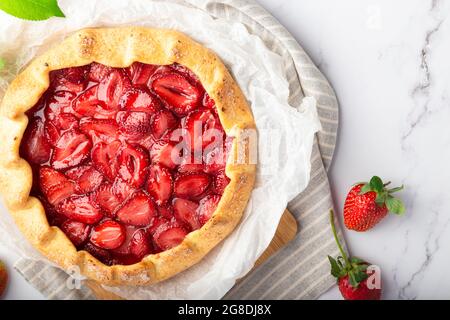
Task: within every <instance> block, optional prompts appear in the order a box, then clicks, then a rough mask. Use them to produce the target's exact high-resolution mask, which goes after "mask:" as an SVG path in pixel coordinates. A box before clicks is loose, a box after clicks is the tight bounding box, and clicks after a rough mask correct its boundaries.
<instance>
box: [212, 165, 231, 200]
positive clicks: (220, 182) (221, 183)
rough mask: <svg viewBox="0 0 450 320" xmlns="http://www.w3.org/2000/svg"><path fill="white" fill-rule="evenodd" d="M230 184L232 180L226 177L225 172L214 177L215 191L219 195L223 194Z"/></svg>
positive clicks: (219, 172) (220, 172)
mask: <svg viewBox="0 0 450 320" xmlns="http://www.w3.org/2000/svg"><path fill="white" fill-rule="evenodd" d="M229 183H230V178H228V177H227V176H226V174H225V171H223V170H221V171H218V172H217V173H216V174H215V175H214V177H213V187H212V188H213V191H214V192H215V193H217V194H223V192H224V191H225V188H226V186H227V185H228V184H229Z"/></svg>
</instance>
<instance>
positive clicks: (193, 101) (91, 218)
mask: <svg viewBox="0 0 450 320" xmlns="http://www.w3.org/2000/svg"><path fill="white" fill-rule="evenodd" d="M0 117H1V118H0V121H1V129H0V138H1V141H2V145H1V147H0V153H1V154H0V179H1V180H0V190H1V191H2V194H3V196H4V199H5V202H6V205H7V207H8V208H9V210H10V212H11V214H12V216H13V217H14V219H15V221H16V223H17V225H18V227H19V229H20V230H21V231H22V232H23V233H24V234H25V236H26V237H27V238H28V239H29V241H30V242H31V243H32V244H33V245H34V246H35V247H36V248H38V249H39V250H40V251H41V253H43V254H44V255H45V256H46V257H48V258H49V259H50V260H52V261H54V262H55V263H57V264H59V265H60V266H61V267H63V268H66V269H67V268H69V267H73V266H77V267H79V269H80V272H81V273H82V274H83V275H85V276H87V277H88V278H91V279H93V280H96V281H99V282H101V283H104V284H109V285H118V284H129V285H140V284H150V283H155V282H158V281H161V280H164V279H167V278H169V277H171V276H173V275H175V274H176V273H178V272H180V271H183V270H184V269H186V268H188V267H190V266H191V265H193V264H195V263H196V262H198V261H199V260H200V259H201V258H202V257H203V256H205V255H206V254H207V253H208V252H209V251H210V250H211V249H212V248H213V247H214V246H215V245H217V244H218V243H219V242H220V241H221V240H222V239H224V238H225V237H226V236H227V235H228V234H229V233H230V232H231V231H232V230H233V229H234V227H235V226H236V225H237V223H238V222H239V220H240V218H241V216H242V213H243V211H244V209H245V206H246V204H247V201H248V198H249V196H250V192H251V189H252V187H253V182H254V176H255V164H254V163H252V161H251V160H252V159H250V153H251V151H252V150H249V149H250V144H252V145H255V144H254V143H253V142H254V141H252V143H249V140H251V139H250V138H252V137H253V138H254V136H255V135H254V134H250V135H249V134H247V132H248V131H254V128H255V124H254V121H253V118H252V115H251V112H250V109H249V107H248V105H247V103H246V101H245V98H244V97H243V95H242V93H241V91H240V90H239V88H238V87H237V85H236V84H235V82H234V81H233V79H232V77H231V76H230V74H229V73H228V71H227V70H226V68H225V67H224V66H223V64H222V63H221V62H220V60H219V59H218V58H217V56H216V55H215V54H213V53H212V52H211V51H209V50H207V49H206V48H204V47H203V46H201V45H199V44H198V43H196V42H194V41H193V40H191V39H190V38H188V37H186V36H184V35H183V34H180V33H178V32H175V31H171V30H161V29H147V28H135V27H133V28H114V29H86V30H82V31H79V32H77V33H76V34H74V35H72V36H70V37H68V38H67V39H66V40H64V41H63V42H62V43H61V44H60V45H58V46H56V47H55V48H53V49H51V50H50V51H48V52H47V53H45V54H43V55H42V56H40V57H38V58H36V59H35V60H34V61H33V62H32V63H31V64H30V65H29V66H28V67H27V68H26V69H25V70H24V71H23V72H22V73H21V74H20V75H19V76H17V78H16V79H15V80H14V81H13V83H12V84H11V85H10V87H9V89H8V91H7V92H6V95H5V97H4V99H3V102H2V106H1V110H0ZM249 137H250V138H249Z"/></svg>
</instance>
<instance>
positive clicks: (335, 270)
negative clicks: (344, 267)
mask: <svg viewBox="0 0 450 320" xmlns="http://www.w3.org/2000/svg"><path fill="white" fill-rule="evenodd" d="M328 260H329V261H330V265H331V275H332V276H333V277H336V278H339V277H340V276H341V268H339V265H338V263H337V261H336V260H335V259H334V258H333V257H331V256H328Z"/></svg>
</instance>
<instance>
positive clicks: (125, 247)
mask: <svg viewBox="0 0 450 320" xmlns="http://www.w3.org/2000/svg"><path fill="white" fill-rule="evenodd" d="M124 229H125V241H124V242H123V243H122V244H121V245H120V247H117V248H116V249H114V250H113V253H114V256H115V257H118V256H119V257H120V258H123V257H124V256H126V255H129V254H131V252H130V243H131V240H132V239H133V235H134V233H135V232H136V231H137V230H139V229H138V227H135V226H126V225H124Z"/></svg>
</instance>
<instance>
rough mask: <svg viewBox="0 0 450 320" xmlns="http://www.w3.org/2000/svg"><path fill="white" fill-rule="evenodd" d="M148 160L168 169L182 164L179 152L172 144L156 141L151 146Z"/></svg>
mask: <svg viewBox="0 0 450 320" xmlns="http://www.w3.org/2000/svg"><path fill="white" fill-rule="evenodd" d="M150 158H151V159H152V162H155V163H159V164H162V165H164V166H166V167H168V168H170V169H174V168H175V167H176V166H177V165H178V164H180V163H181V162H182V158H181V157H180V154H179V150H177V148H176V147H175V146H174V145H173V144H171V143H168V142H165V141H157V142H155V143H154V144H153V145H152V148H151V150H150Z"/></svg>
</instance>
